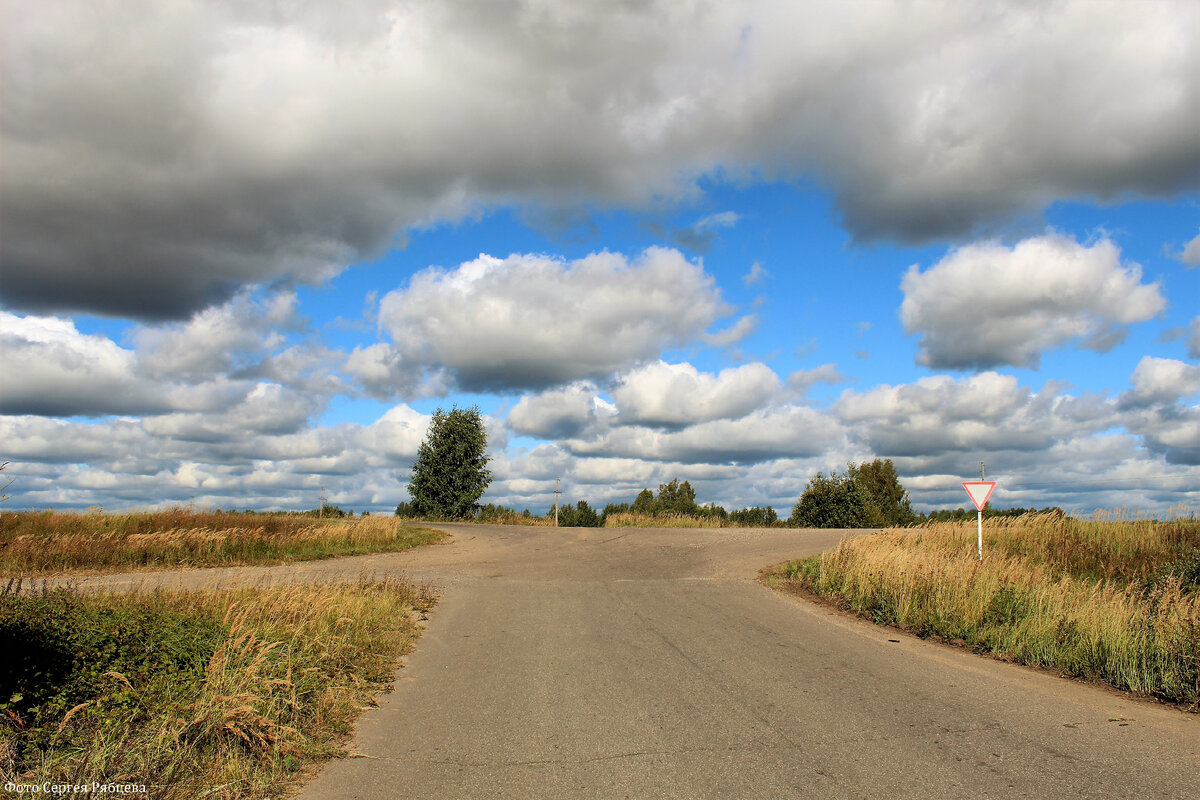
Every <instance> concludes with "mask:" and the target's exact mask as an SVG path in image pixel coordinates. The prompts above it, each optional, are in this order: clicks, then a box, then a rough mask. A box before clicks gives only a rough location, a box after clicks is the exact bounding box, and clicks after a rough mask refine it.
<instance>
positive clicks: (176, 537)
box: [0, 509, 445, 575]
mask: <svg viewBox="0 0 1200 800" xmlns="http://www.w3.org/2000/svg"><path fill="white" fill-rule="evenodd" d="M444 535H445V534H443V533H440V532H438V531H434V530H431V529H428V528H417V527H412V526H408V525H404V524H403V523H401V522H400V521H398V520H396V519H395V518H391V517H360V518H358V519H320V518H314V517H308V516H301V515H281V514H222V513H193V512H189V511H187V510H184V509H172V510H169V511H160V512H154V513H138V514H100V513H88V514H63V513H56V512H50V511H44V512H4V513H0V572H4V573H7V574H25V575H46V574H54V573H63V572H71V571H79V570H114V569H163V568H169V567H180V566H192V567H200V566H223V565H233V564H263V563H285V562H288V561H300V560H308V559H317V558H329V557H332V556H342V555H358V554H363V553H378V552H392V551H396V550H405V549H408V548H411V547H417V546H420V545H423V544H429V543H431V542H435V541H438V540H440V539H441V538H443V537H444Z"/></svg>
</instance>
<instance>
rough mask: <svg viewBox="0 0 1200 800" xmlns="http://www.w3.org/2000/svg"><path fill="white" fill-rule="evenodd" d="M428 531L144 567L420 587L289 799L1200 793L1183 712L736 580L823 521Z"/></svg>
mask: <svg viewBox="0 0 1200 800" xmlns="http://www.w3.org/2000/svg"><path fill="white" fill-rule="evenodd" d="M446 527H447V529H450V530H453V531H454V536H455V538H454V541H453V542H451V543H449V544H445V545H438V546H434V547H428V548H423V549H420V550H416V551H410V552H408V553H403V554H396V555H388V556H366V557H360V558H354V559H339V560H337V561H331V562H313V563H309V564H304V565H299V566H293V567H282V568H271V569H268V570H263V569H247V570H240V571H239V570H220V571H195V572H189V573H166V574H164V575H162V576H160V577H157V578H154V579H147V580H148V581H149V582H153V583H158V582H173V583H179V582H184V583H189V584H192V585H196V584H197V583H199V582H201V581H203V580H212V579H213V576H217V578H219V582H222V583H225V582H229V581H231V580H245V579H248V578H251V577H253V576H263V575H266V576H269V577H270V578H271V579H273V580H313V579H320V578H330V577H338V576H341V575H353V574H358V573H360V572H363V571H371V572H375V573H377V574H378V573H387V572H395V571H403V572H404V573H405V574H407V575H408V576H409V577H412V578H414V579H417V580H422V581H428V582H431V583H433V584H435V585H437V586H438V587H440V588H441V589H442V600H441V602H440V603H439V605H438V606H437V608H436V609H435V610H434V611H433V612H432V614H431V615H430V619H429V623H428V629H427V630H426V632H425V634H424V636H423V637H422V638H421V640H420V642H419V644H418V647H417V650H416V651H415V652H414V653H413V654H412V655H411V656H409V657H408V659H407V662H406V665H405V667H404V668H403V669H402V670H401V671H400V673H399V677H398V679H397V682H396V689H395V691H394V692H392V693H391V694H389V695H387V696H386V697H385V698H384V699H383V701H382V706H381V707H380V708H378V709H373V710H371V711H368V712H367V713H366V714H365V715H364V717H363V718H362V719H361V721H360V723H359V726H358V731H357V735H356V738H355V740H354V741H353V743H352V744H351V746H350V749H351V750H352V751H354V752H356V753H358V754H361V755H362V757H353V758H347V759H343V760H340V761H336V762H332V763H331V764H329V765H328V766H327V767H326V768H325V769H324V770H323V771H322V772H321V773H320V775H319V776H317V777H316V779H315V780H313V781H312V782H311V783H310V784H309V785H308V786H307V787H306V788H305V789H304V791H303V793H302V795H301V796H302V797H303V798H306V800H343V799H348V798H437V799H439V800H458V799H459V798H463V799H465V798H593V797H594V798H681V799H682V798H793V797H795V798H889V799H890V798H976V797H998V798H999V797H1003V798H1010V797H1030V798H1055V800H1060V799H1065V798H1187V799H1188V800H1196V798H1200V717H1197V715H1189V714H1185V713H1183V712H1180V711H1177V710H1174V709H1171V708H1166V707H1162V706H1158V705H1154V704H1152V703H1148V702H1144V701H1137V700H1133V699H1130V698H1127V697H1124V696H1122V695H1120V694H1118V693H1116V692H1113V691H1109V690H1106V689H1103V688H1098V687H1093V686H1088V685H1084V684H1081V683H1078V682H1074V681H1070V680H1066V679H1062V678H1057V677H1055V676H1052V675H1048V674H1045V673H1042V672H1038V671H1035V670H1031V669H1026V668H1022V667H1017V666H1013V665H1010V664H1004V663H1000V662H997V661H993V660H990V659H986V658H981V657H979V656H975V655H972V654H970V653H967V652H964V651H960V650H956V649H953V648H950V647H945V646H941V645H936V644H932V643H929V642H923V641H921V640H919V639H916V638H913V637H910V636H906V635H902V634H899V633H897V632H896V631H893V630H889V629H881V628H876V627H875V626H872V625H869V624H867V623H863V622H860V621H858V620H856V619H852V618H849V617H847V616H845V615H842V614H840V613H837V612H834V611H831V610H829V609H826V608H823V607H820V606H816V605H813V604H811V603H808V602H805V601H802V600H799V599H796V598H792V597H789V596H787V595H784V594H781V593H778V592H775V591H772V590H770V589H767V588H765V587H763V586H762V585H760V584H759V583H757V582H756V580H755V576H756V573H757V571H758V569H759V568H761V567H763V566H766V565H768V564H772V563H777V562H779V561H782V560H784V559H786V558H789V557H794V556H799V555H803V554H808V553H813V552H817V551H819V550H821V549H824V548H826V547H828V546H831V545H833V544H835V543H836V541H837V539H838V538H839V537H840V536H841V533H840V532H832V533H831V532H818V531H791V530H622V529H557V530H556V529H544V528H517V527H481V526H468V527H454V526H446ZM171 576H176V577H175V578H172V577H171ZM111 580H112V581H120V580H122V579H116V578H114V579H111Z"/></svg>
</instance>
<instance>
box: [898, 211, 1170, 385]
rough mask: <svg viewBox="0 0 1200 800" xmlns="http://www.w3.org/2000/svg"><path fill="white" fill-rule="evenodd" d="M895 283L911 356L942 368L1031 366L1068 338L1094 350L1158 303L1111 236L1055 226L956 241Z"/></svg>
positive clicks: (1157, 294)
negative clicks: (912, 343)
mask: <svg viewBox="0 0 1200 800" xmlns="http://www.w3.org/2000/svg"><path fill="white" fill-rule="evenodd" d="M901 288H902V289H903V291H904V302H903V304H902V305H901V307H900V318H901V320H902V321H903V323H904V327H905V330H907V331H908V332H909V333H917V334H920V336H921V340H920V352H919V354H918V356H917V361H918V363H921V364H924V365H926V366H930V367H937V368H950V369H965V368H988V367H995V366H1000V365H1012V366H1024V367H1036V366H1037V365H1038V363H1039V360H1040V357H1041V354H1042V353H1043V352H1044V351H1046V350H1048V349H1051V348H1055V347H1060V346H1062V345H1064V344H1067V343H1068V342H1071V341H1075V342H1077V343H1078V346H1080V347H1083V348H1087V349H1091V350H1098V351H1100V352H1104V351H1107V350H1108V349H1110V348H1111V347H1112V346H1114V345H1115V344H1117V343H1118V342H1120V341H1121V339H1123V338H1124V333H1125V331H1124V327H1123V326H1128V325H1130V324H1133V323H1136V322H1144V321H1146V320H1149V319H1152V318H1153V317H1155V316H1156V315H1158V314H1159V313H1160V312H1162V311H1163V309H1164V308H1166V299H1165V298H1164V297H1163V294H1162V291H1161V287H1160V286H1159V285H1158V284H1157V283H1153V284H1146V283H1142V270H1141V267H1140V266H1138V265H1136V264H1128V263H1122V262H1121V254H1120V250H1119V249H1118V248H1117V246H1116V244H1114V243H1113V242H1112V241H1110V240H1108V239H1101V240H1099V241H1097V242H1095V243H1094V244H1091V245H1085V244H1080V243H1078V242H1076V241H1074V240H1073V239H1070V238H1067V237H1065V236H1061V235H1058V234H1047V235H1045V236H1039V237H1035V238H1031V239H1025V240H1024V241H1021V242H1019V243H1017V244H1016V245H1014V246H1012V247H1007V246H1005V245H1002V244H998V243H994V242H987V243H982V244H972V245H968V246H965V247H960V248H958V249H955V250H953V251H951V252H950V253H949V254H948V255H947V256H946V257H945V258H943V259H942V260H941V261H939V262H938V263H937V264H934V265H933V266H932V267H930V268H929V269H927V270H925V271H924V272H922V271H921V270H920V269H919V268H918V267H917V266H916V265H913V266H912V267H910V268H909V270H908V272H907V273H906V274H905V276H904V279H903V281H902V282H901Z"/></svg>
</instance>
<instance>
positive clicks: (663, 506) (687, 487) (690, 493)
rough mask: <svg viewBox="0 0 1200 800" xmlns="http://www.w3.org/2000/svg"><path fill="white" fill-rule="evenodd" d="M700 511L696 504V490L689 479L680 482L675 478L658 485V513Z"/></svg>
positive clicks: (655, 511)
mask: <svg viewBox="0 0 1200 800" xmlns="http://www.w3.org/2000/svg"><path fill="white" fill-rule="evenodd" d="M698 511H699V506H697V505H696V490H695V489H693V488H692V485H691V484H690V483H688V482H687V481H684V482H683V483H680V482H679V479H678V478H675V479H674V480H672V481H671V482H670V483H660V484H659V485H658V498H657V499H656V500H655V501H654V513H656V514H695V513H697V512H698Z"/></svg>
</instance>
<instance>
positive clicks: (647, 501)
mask: <svg viewBox="0 0 1200 800" xmlns="http://www.w3.org/2000/svg"><path fill="white" fill-rule="evenodd" d="M629 510H630V511H632V512H633V513H634V514H653V513H654V510H655V509H654V492H652V491H650V490H649V489H642V490H641V491H640V492H638V496H637V497H635V498H634V499H633V505H632V506H630V507H629Z"/></svg>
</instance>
